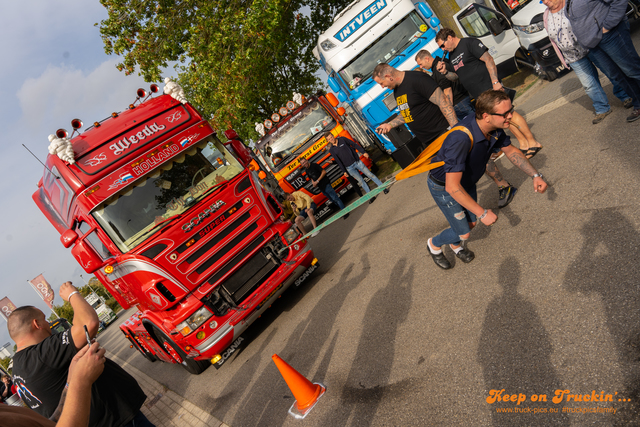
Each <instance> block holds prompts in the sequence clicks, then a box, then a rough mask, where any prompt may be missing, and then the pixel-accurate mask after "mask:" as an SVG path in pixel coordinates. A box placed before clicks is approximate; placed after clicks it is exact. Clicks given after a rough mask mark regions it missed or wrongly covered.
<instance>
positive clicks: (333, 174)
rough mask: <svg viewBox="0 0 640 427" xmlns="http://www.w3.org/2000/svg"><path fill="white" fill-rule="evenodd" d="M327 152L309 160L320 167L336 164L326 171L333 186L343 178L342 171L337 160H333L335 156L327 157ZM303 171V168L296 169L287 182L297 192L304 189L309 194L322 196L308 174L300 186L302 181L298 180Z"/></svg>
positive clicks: (328, 167) (317, 154)
mask: <svg viewBox="0 0 640 427" xmlns="http://www.w3.org/2000/svg"><path fill="white" fill-rule="evenodd" d="M327 152H328V150H327V151H324V150H320V151H319V152H318V153H316V154H314V155H313V156H311V157H310V158H309V161H310V162H315V163H317V164H319V165H320V166H324V165H326V164H327V163H329V162H334V163H332V164H330V165H329V166H327V167H326V168H325V171H326V172H327V178H328V179H329V182H331V184H333V183H334V182H336V181H337V180H339V179H340V177H341V176H342V170H341V169H340V167H339V166H338V165H337V164H336V163H335V160H334V159H333V156H331V155H329V156H327ZM324 157H326V159H325V160H322V158H324ZM302 172H303V170H302V168H298V169H296V170H295V171H294V172H293V173H292V174H290V175H289V176H287V181H289V183H290V184H291V185H292V186H293V188H294V189H295V190H296V191H297V190H300V189H302V188H304V189H305V190H307V191H308V192H309V193H311V194H314V195H315V194H320V189H319V188H318V187H314V186H313V184H311V178H309V177H308V176H307V175H306V173H305V175H304V179H305V181H304V184H303V185H300V184H299V182H300V180H298V179H296V178H298V177H299V176H301V174H302Z"/></svg>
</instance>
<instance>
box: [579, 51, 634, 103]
mask: <svg viewBox="0 0 640 427" xmlns="http://www.w3.org/2000/svg"><path fill="white" fill-rule="evenodd" d="M569 66H570V67H571V68H573V71H575V73H576V76H578V79H579V80H580V83H582V87H583V88H584V91H585V92H587V95H588V96H589V98H591V102H592V103H593V108H594V109H595V110H596V114H603V113H606V112H607V111H609V110H610V109H611V107H610V106H609V100H608V99H607V94H606V93H604V89H602V85H600V79H598V70H596V67H595V66H594V65H593V63H592V62H591V60H590V59H589V57H588V56H585V57H584V58H582V59H578V60H577V61H575V62H572V63H570V64H569ZM625 99H626V98H625Z"/></svg>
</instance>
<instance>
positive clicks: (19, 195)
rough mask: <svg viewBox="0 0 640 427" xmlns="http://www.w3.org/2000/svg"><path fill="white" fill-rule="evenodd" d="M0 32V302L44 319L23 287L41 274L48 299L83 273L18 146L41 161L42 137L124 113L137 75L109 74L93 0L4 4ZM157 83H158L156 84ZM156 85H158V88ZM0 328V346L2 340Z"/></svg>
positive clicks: (35, 170) (31, 162)
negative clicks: (39, 197)
mask: <svg viewBox="0 0 640 427" xmlns="http://www.w3.org/2000/svg"><path fill="white" fill-rule="evenodd" d="M2 15H3V16H4V20H3V23H2V26H0V40H2V41H3V49H2V57H3V59H4V61H3V62H4V63H3V66H2V67H1V68H0V82H2V83H1V84H0V124H1V127H2V129H7V131H8V132H9V138H7V139H6V140H5V142H4V143H0V158H1V159H2V160H3V165H2V167H0V191H1V193H0V194H2V204H3V209H2V210H1V211H0V267H1V270H2V272H3V274H2V276H3V277H2V280H1V281H0V298H3V297H5V296H8V297H9V298H10V299H11V301H12V302H13V303H14V304H15V305H16V306H18V307H19V306H21V305H35V306H36V307H38V308H40V309H41V310H43V311H44V312H45V314H46V315H47V316H48V315H49V314H50V313H51V312H50V310H49V309H48V307H47V306H46V305H45V304H44V302H42V300H41V299H40V297H39V296H38V295H37V294H36V293H35V291H34V290H33V289H32V288H31V286H29V284H28V283H27V280H30V279H33V278H35V277H36V276H37V275H38V274H40V273H44V276H45V278H46V279H47V280H48V281H49V283H50V284H51V285H52V287H53V289H54V291H55V292H56V298H55V300H54V303H56V304H60V303H61V300H60V297H59V295H58V294H57V292H58V288H59V287H60V285H61V284H62V283H63V282H64V281H67V280H71V281H72V282H74V284H75V285H78V286H80V285H83V282H82V279H81V278H80V276H79V275H80V274H83V276H84V278H85V279H87V280H88V279H89V278H90V277H91V275H88V274H86V273H84V271H83V270H82V269H81V268H80V267H79V266H78V264H77V263H76V262H75V260H74V259H73V257H72V256H71V252H70V250H68V249H65V248H64V247H63V246H62V244H61V243H60V240H59V238H60V236H59V234H58V233H57V231H56V230H55V229H54V228H53V226H52V225H51V224H50V223H49V221H48V220H47V219H46V218H45V217H44V215H43V214H42V213H41V212H40V211H39V210H38V208H37V207H36V205H35V203H34V202H33V200H32V199H31V195H32V194H33V192H34V191H35V190H36V185H37V183H38V180H39V179H40V178H41V177H42V171H43V166H42V165H40V163H38V161H37V160H36V159H34V158H33V157H32V156H31V154H29V153H28V152H27V151H26V150H25V149H24V148H23V147H22V144H25V145H26V146H27V147H28V148H29V149H30V150H31V151H32V152H33V153H34V154H35V155H36V156H38V157H39V158H40V159H41V160H43V161H44V159H45V157H46V155H47V154H48V151H47V146H48V145H49V141H48V139H47V137H48V135H49V134H51V133H55V131H56V130H57V129H59V128H65V129H67V130H69V131H71V125H70V122H71V120H72V119H74V118H79V119H81V120H82V121H83V122H84V123H85V125H86V126H88V125H89V124H91V123H93V122H94V121H96V120H101V119H104V118H105V117H107V116H109V115H110V114H111V113H112V112H113V111H122V110H124V109H125V108H126V106H127V105H129V104H130V103H131V102H133V101H134V100H135V98H136V94H135V92H136V89H137V88H139V87H143V88H145V89H148V87H149V83H145V82H144V81H143V80H142V78H141V77H138V76H128V77H127V76H125V75H124V73H121V72H119V71H118V70H117V69H116V68H115V64H116V63H117V62H118V58H117V57H115V56H107V55H106V54H105V53H104V49H103V47H102V40H101V39H100V34H99V31H98V28H97V27H94V24H95V23H97V22H99V21H100V20H102V19H105V18H106V16H107V14H106V10H105V9H104V7H103V6H102V5H100V3H99V1H98V0H57V1H55V2H53V1H50V0H31V1H29V6H28V7H25V5H24V4H22V3H21V2H9V1H5V2H3V4H2ZM157 83H160V82H157ZM161 87H162V86H161ZM9 341H10V338H9V334H8V333H7V329H6V324H5V322H4V321H3V320H0V346H2V345H4V344H5V343H6V342H9Z"/></svg>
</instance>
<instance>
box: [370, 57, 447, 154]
mask: <svg viewBox="0 0 640 427" xmlns="http://www.w3.org/2000/svg"><path fill="white" fill-rule="evenodd" d="M373 79H374V80H375V81H376V83H378V84H379V85H380V86H382V87H383V88H389V89H392V90H393V95H394V96H395V98H396V102H397V104H398V108H399V109H400V114H399V115H398V116H397V117H396V118H394V119H393V120H391V121H389V122H387V123H383V124H381V125H380V126H378V128H377V129H376V131H377V132H378V133H381V134H384V133H387V132H389V131H390V130H391V129H392V128H394V127H396V126H400V125H402V124H404V123H406V124H407V126H409V129H411V132H413V134H414V135H415V136H416V137H417V138H418V139H419V140H420V143H421V145H422V148H423V149H424V148H426V147H427V146H428V145H429V144H431V142H433V141H434V140H435V139H436V138H437V137H439V136H440V135H442V134H443V133H444V132H445V131H446V130H447V128H448V127H449V126H454V125H455V124H456V123H457V122H458V119H457V117H456V114H455V112H454V110H453V105H452V104H451V100H450V99H449V98H447V97H446V96H444V93H443V92H442V89H440V87H438V85H437V83H436V82H435V81H434V80H433V78H431V77H430V76H428V75H426V74H425V73H423V72H420V71H399V70H396V69H395V68H393V67H392V66H390V65H389V64H384V63H383V64H378V65H377V66H376V68H374V70H373Z"/></svg>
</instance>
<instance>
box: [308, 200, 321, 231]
mask: <svg viewBox="0 0 640 427" xmlns="http://www.w3.org/2000/svg"><path fill="white" fill-rule="evenodd" d="M317 209H318V206H316V204H315V203H313V202H311V207H310V208H307V210H306V211H305V212H306V213H307V215H308V216H309V221H311V225H313V228H316V227H317V226H318V224H316V216H315V213H316V210H317Z"/></svg>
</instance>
